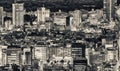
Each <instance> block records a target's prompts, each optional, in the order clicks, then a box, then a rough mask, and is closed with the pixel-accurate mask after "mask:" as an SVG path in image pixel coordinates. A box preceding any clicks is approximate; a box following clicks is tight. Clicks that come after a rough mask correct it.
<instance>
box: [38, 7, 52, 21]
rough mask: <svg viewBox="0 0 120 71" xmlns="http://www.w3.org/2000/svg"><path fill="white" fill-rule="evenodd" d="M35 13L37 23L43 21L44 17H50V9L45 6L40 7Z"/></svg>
mask: <svg viewBox="0 0 120 71" xmlns="http://www.w3.org/2000/svg"><path fill="white" fill-rule="evenodd" d="M37 15H38V23H39V22H45V19H46V18H49V17H50V10H49V9H46V8H45V7H41V8H40V9H38V10H37Z"/></svg>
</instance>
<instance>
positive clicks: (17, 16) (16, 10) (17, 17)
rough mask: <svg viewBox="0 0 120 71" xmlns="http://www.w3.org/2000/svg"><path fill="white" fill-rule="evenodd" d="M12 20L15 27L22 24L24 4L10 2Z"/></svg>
mask: <svg viewBox="0 0 120 71" xmlns="http://www.w3.org/2000/svg"><path fill="white" fill-rule="evenodd" d="M12 20H13V21H12V22H13V25H14V26H15V27H18V26H22V25H23V24H24V4H23V3H14V4H12Z"/></svg>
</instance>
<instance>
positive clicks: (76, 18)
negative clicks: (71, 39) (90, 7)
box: [70, 10, 82, 31]
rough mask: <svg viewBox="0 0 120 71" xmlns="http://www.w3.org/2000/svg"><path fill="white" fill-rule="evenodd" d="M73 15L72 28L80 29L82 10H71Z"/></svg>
mask: <svg viewBox="0 0 120 71" xmlns="http://www.w3.org/2000/svg"><path fill="white" fill-rule="evenodd" d="M70 14H71V16H72V17H73V19H72V23H71V24H70V26H71V29H72V30H73V31H74V30H78V29H79V28H80V23H81V22H82V18H81V17H82V12H81V11H80V10H75V11H72V12H70Z"/></svg>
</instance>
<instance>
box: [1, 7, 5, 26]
mask: <svg viewBox="0 0 120 71" xmlns="http://www.w3.org/2000/svg"><path fill="white" fill-rule="evenodd" d="M3 12H4V11H3V7H0V27H2V26H3V21H4V15H3Z"/></svg>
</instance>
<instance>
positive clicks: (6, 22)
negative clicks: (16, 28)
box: [4, 20, 13, 30]
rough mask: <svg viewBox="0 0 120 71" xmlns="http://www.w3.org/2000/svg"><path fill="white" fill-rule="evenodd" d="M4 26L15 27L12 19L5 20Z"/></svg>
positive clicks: (8, 28) (7, 27)
mask: <svg viewBox="0 0 120 71" xmlns="http://www.w3.org/2000/svg"><path fill="white" fill-rule="evenodd" d="M4 27H5V29H6V30H12V28H13V24H12V21H11V20H6V21H5V22H4Z"/></svg>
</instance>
